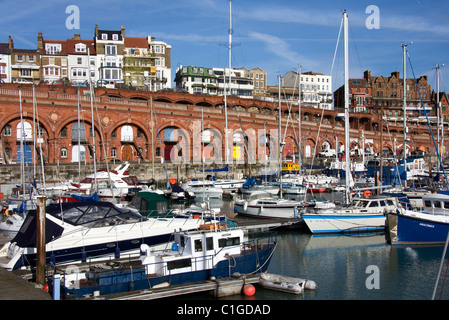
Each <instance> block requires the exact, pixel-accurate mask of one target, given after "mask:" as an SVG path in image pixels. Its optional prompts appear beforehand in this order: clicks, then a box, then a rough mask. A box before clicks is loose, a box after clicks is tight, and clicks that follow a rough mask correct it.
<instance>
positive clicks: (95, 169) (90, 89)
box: [78, 48, 98, 192]
mask: <svg viewBox="0 0 449 320" xmlns="http://www.w3.org/2000/svg"><path fill="white" fill-rule="evenodd" d="M87 61H88V72H89V92H90V112H91V117H92V153H93V156H94V181H95V192H97V191H98V190H97V189H98V186H97V155H96V152H95V125H94V105H93V103H94V98H93V94H92V78H91V76H90V50H89V48H87ZM78 130H79V128H78Z"/></svg>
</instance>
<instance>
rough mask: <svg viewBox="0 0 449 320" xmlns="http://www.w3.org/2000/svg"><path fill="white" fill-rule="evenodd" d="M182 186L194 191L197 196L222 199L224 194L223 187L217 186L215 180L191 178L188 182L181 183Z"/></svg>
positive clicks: (186, 189) (188, 190)
mask: <svg viewBox="0 0 449 320" xmlns="http://www.w3.org/2000/svg"><path fill="white" fill-rule="evenodd" d="M181 188H183V189H184V190H185V191H187V192H193V193H194V194H195V198H218V199H220V198H221V197H222V196H223V189H222V188H217V187H215V185H214V182H213V181H210V180H205V181H202V180H189V181H187V182H183V183H182V184H181Z"/></svg>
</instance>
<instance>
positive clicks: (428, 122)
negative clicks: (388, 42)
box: [404, 52, 448, 184]
mask: <svg viewBox="0 0 449 320" xmlns="http://www.w3.org/2000/svg"><path fill="white" fill-rule="evenodd" d="M407 57H408V61H409V63H410V68H411V69H412V73H413V78H414V79H415V86H416V90H417V91H418V94H419V99H420V100H421V106H422V107H423V110H424V114H425V115H426V120H427V125H428V126H429V131H430V134H431V136H432V141H433V144H434V146H435V149H436V151H437V156H438V161H439V162H440V166H441V168H442V169H443V174H444V179H445V181H446V184H447V183H448V182H447V181H448V180H447V175H446V170H444V166H443V161H442V160H441V156H440V149H439V148H438V146H437V143H436V141H435V136H434V135H433V131H432V128H431V126H430V121H429V117H428V116H427V110H426V108H425V107H424V102H423V100H422V95H421V91H420V90H419V87H418V82H417V81H416V76H415V71H414V70H413V65H412V61H411V59H410V54H408V52H407ZM404 116H405V115H404Z"/></svg>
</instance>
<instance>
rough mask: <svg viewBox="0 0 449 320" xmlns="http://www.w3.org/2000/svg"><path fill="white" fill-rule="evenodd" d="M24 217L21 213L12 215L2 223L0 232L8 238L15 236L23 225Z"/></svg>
mask: <svg viewBox="0 0 449 320" xmlns="http://www.w3.org/2000/svg"><path fill="white" fill-rule="evenodd" d="M23 221H24V218H23V216H22V215H21V214H19V213H16V214H13V215H10V216H9V217H8V218H6V220H5V221H3V222H1V223H0V232H1V233H2V234H3V235H4V236H5V237H8V238H14V236H15V235H16V234H17V232H18V231H19V229H20V227H21V226H22V224H23Z"/></svg>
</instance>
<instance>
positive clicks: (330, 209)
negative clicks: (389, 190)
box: [302, 196, 401, 234]
mask: <svg viewBox="0 0 449 320" xmlns="http://www.w3.org/2000/svg"><path fill="white" fill-rule="evenodd" d="M399 208H401V205H400V204H399V201H398V199H397V197H394V196H376V197H364V198H354V200H353V201H352V202H351V203H350V204H349V205H342V206H335V205H334V204H332V203H320V204H319V205H316V206H311V207H308V208H306V210H305V212H304V213H303V214H302V218H303V219H304V222H305V224H306V225H307V227H308V228H309V230H310V231H311V232H312V233H314V234H320V233H345V232H379V231H385V214H386V213H388V212H396V210H398V209H399Z"/></svg>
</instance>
